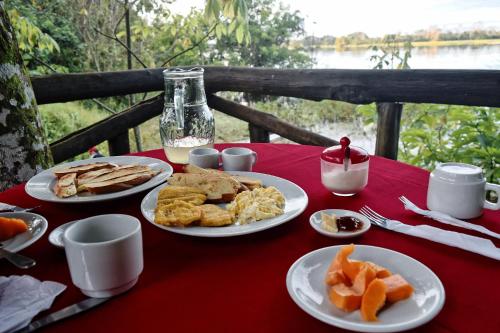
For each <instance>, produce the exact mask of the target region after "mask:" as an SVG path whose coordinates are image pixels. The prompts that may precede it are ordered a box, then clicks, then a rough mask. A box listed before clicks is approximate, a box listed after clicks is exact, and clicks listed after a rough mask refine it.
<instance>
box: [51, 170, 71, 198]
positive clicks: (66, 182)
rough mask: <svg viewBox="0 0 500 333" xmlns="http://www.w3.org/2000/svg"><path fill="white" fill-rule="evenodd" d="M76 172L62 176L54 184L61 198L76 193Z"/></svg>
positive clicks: (55, 191)
mask: <svg viewBox="0 0 500 333" xmlns="http://www.w3.org/2000/svg"><path fill="white" fill-rule="evenodd" d="M75 180H76V173H68V174H66V175H63V176H61V178H59V179H58V180H57V182H56V184H55V186H54V193H55V194H56V195H57V196H58V197H59V198H67V197H71V196H73V195H75V194H76V183H75Z"/></svg>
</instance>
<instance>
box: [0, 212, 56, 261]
mask: <svg viewBox="0 0 500 333" xmlns="http://www.w3.org/2000/svg"><path fill="white" fill-rule="evenodd" d="M0 216H2V217H10V218H16V219H21V220H23V221H24V222H26V224H27V225H28V228H30V229H31V230H28V231H26V232H23V233H22V234H18V235H16V236H15V237H12V238H9V239H7V240H5V241H2V242H0V243H1V244H2V245H3V246H2V248H3V249H5V250H7V251H10V252H18V251H21V250H22V249H24V248H26V247H28V246H30V245H31V244H33V243H34V242H36V241H37V240H38V239H40V237H42V236H43V234H44V233H45V231H47V227H48V225H49V224H48V222H47V220H46V219H45V217H43V216H41V215H38V214H35V213H28V212H17V213H16V212H12V213H0Z"/></svg>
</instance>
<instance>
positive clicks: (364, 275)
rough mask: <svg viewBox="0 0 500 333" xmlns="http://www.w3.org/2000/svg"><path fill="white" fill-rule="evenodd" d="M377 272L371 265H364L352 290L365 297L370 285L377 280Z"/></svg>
mask: <svg viewBox="0 0 500 333" xmlns="http://www.w3.org/2000/svg"><path fill="white" fill-rule="evenodd" d="M376 275H377V274H376V272H375V270H374V269H373V268H372V267H371V266H370V265H366V264H365V265H363V268H362V269H361V270H360V271H359V273H358V275H356V278H355V279H354V282H353V284H352V289H353V290H354V291H355V292H356V293H357V294H360V295H363V294H364V292H365V290H366V288H367V287H368V285H369V284H370V283H371V282H372V281H373V280H375V278H376Z"/></svg>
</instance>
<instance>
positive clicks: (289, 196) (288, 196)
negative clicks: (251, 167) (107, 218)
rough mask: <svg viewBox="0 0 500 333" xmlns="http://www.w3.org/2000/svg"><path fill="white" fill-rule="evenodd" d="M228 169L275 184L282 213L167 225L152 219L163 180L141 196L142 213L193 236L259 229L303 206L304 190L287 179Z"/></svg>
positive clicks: (275, 223) (288, 217) (292, 215)
mask: <svg viewBox="0 0 500 333" xmlns="http://www.w3.org/2000/svg"><path fill="white" fill-rule="evenodd" d="M229 173H230V174H232V175H241V176H247V177H250V178H255V179H259V180H261V181H262V184H264V186H274V187H276V188H277V189H278V190H280V191H281V193H283V195H284V196H285V207H284V213H283V214H282V215H279V216H276V217H273V218H270V219H265V220H262V221H257V222H252V223H248V224H244V225H235V224H231V225H228V226H224V227H200V226H188V227H185V228H182V227H167V226H164V225H160V224H156V223H155V222H154V219H155V208H156V202H157V201H158V193H159V192H160V190H161V189H162V188H163V187H165V186H168V184H167V185H160V186H158V187H156V188H155V189H153V190H151V192H149V193H148V194H147V195H146V196H145V197H144V199H143V200H142V203H141V212H142V215H143V216H144V217H145V218H146V220H148V221H149V222H150V223H151V224H153V225H154V226H155V227H158V228H160V229H163V230H167V231H170V232H174V233H178V234H182V235H189V236H196V237H231V236H239V235H246V234H251V233H254V232H259V231H262V230H266V229H269V228H273V227H276V226H278V225H280V224H283V223H285V222H288V221H291V220H293V219H294V218H295V217H297V216H299V215H300V214H301V213H302V212H303V211H304V210H305V209H306V207H307V204H308V200H309V199H308V197H307V194H306V192H305V191H304V190H303V189H302V188H301V187H300V186H298V185H297V184H295V183H292V182H291V181H289V180H286V179H283V178H280V177H276V176H272V175H267V174H264V173H258V172H246V171H230V172H229ZM225 205H226V204H220V205H219V206H221V207H224V206H225Z"/></svg>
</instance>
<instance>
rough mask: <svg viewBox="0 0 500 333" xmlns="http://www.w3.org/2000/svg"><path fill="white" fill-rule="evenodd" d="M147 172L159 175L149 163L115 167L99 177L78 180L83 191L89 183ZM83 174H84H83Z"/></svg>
mask: <svg viewBox="0 0 500 333" xmlns="http://www.w3.org/2000/svg"><path fill="white" fill-rule="evenodd" d="M145 172H146V173H147V172H151V173H154V174H153V176H155V175H157V174H158V173H159V171H155V170H152V169H151V168H150V167H149V166H147V165H135V166H131V167H130V166H129V167H127V168H121V167H119V168H116V169H113V170H112V171H111V172H109V173H105V174H102V175H100V176H97V177H90V178H89V179H84V180H83V182H82V181H78V192H83V191H86V190H87V187H88V186H87V185H90V184H94V183H102V182H107V181H111V180H115V179H118V178H122V177H126V176H130V175H136V174H141V173H145ZM82 176H83V175H82Z"/></svg>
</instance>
